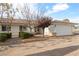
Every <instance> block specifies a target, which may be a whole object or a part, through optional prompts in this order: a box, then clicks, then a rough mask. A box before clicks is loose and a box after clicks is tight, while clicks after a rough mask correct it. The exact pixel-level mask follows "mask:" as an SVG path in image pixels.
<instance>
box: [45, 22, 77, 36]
mask: <svg viewBox="0 0 79 59" xmlns="http://www.w3.org/2000/svg"><path fill="white" fill-rule="evenodd" d="M75 24H76V23H71V22H64V21H53V22H52V24H51V25H50V26H49V27H46V28H45V32H44V35H47V36H64V35H73V34H74V33H73V26H74V25H75Z"/></svg>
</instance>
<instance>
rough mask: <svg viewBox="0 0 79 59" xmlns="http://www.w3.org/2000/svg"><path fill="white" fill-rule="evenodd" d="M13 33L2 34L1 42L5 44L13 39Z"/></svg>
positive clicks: (0, 35) (0, 36) (0, 34)
mask: <svg viewBox="0 0 79 59" xmlns="http://www.w3.org/2000/svg"><path fill="white" fill-rule="evenodd" d="M11 36H12V34H11V33H0V42H5V41H6V40H8V39H9V38H11Z"/></svg>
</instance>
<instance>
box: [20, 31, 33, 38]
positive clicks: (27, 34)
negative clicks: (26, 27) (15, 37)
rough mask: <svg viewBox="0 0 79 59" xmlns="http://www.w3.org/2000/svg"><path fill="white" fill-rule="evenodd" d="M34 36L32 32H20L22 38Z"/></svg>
mask: <svg viewBox="0 0 79 59" xmlns="http://www.w3.org/2000/svg"><path fill="white" fill-rule="evenodd" d="M32 36H33V34H31V33H27V32H19V37H20V38H22V39H25V38H29V37H32Z"/></svg>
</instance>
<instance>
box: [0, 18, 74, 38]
mask: <svg viewBox="0 0 79 59" xmlns="http://www.w3.org/2000/svg"><path fill="white" fill-rule="evenodd" d="M9 25H10V26H9ZM37 25H38V22H37V21H36V20H30V21H29V20H24V19H13V20H11V19H10V20H8V19H0V33H5V32H10V33H12V37H18V36H19V32H21V31H22V32H29V33H33V34H35V33H43V29H42V28H38V27H36V26H37ZM74 25H75V23H71V22H63V21H52V23H51V25H49V26H48V27H46V28H45V29H44V35H46V36H63V35H73V31H72V28H73V26H74ZM29 26H30V27H31V28H29Z"/></svg>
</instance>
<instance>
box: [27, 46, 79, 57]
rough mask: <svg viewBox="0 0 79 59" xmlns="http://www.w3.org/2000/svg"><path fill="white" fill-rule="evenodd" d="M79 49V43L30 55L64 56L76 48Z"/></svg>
mask: <svg viewBox="0 0 79 59" xmlns="http://www.w3.org/2000/svg"><path fill="white" fill-rule="evenodd" d="M77 49H79V45H76V46H69V47H64V48H58V49H54V50H49V51H45V52H41V53H36V54H31V55H28V56H64V55H66V54H68V53H71V52H73V51H75V50H77Z"/></svg>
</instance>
